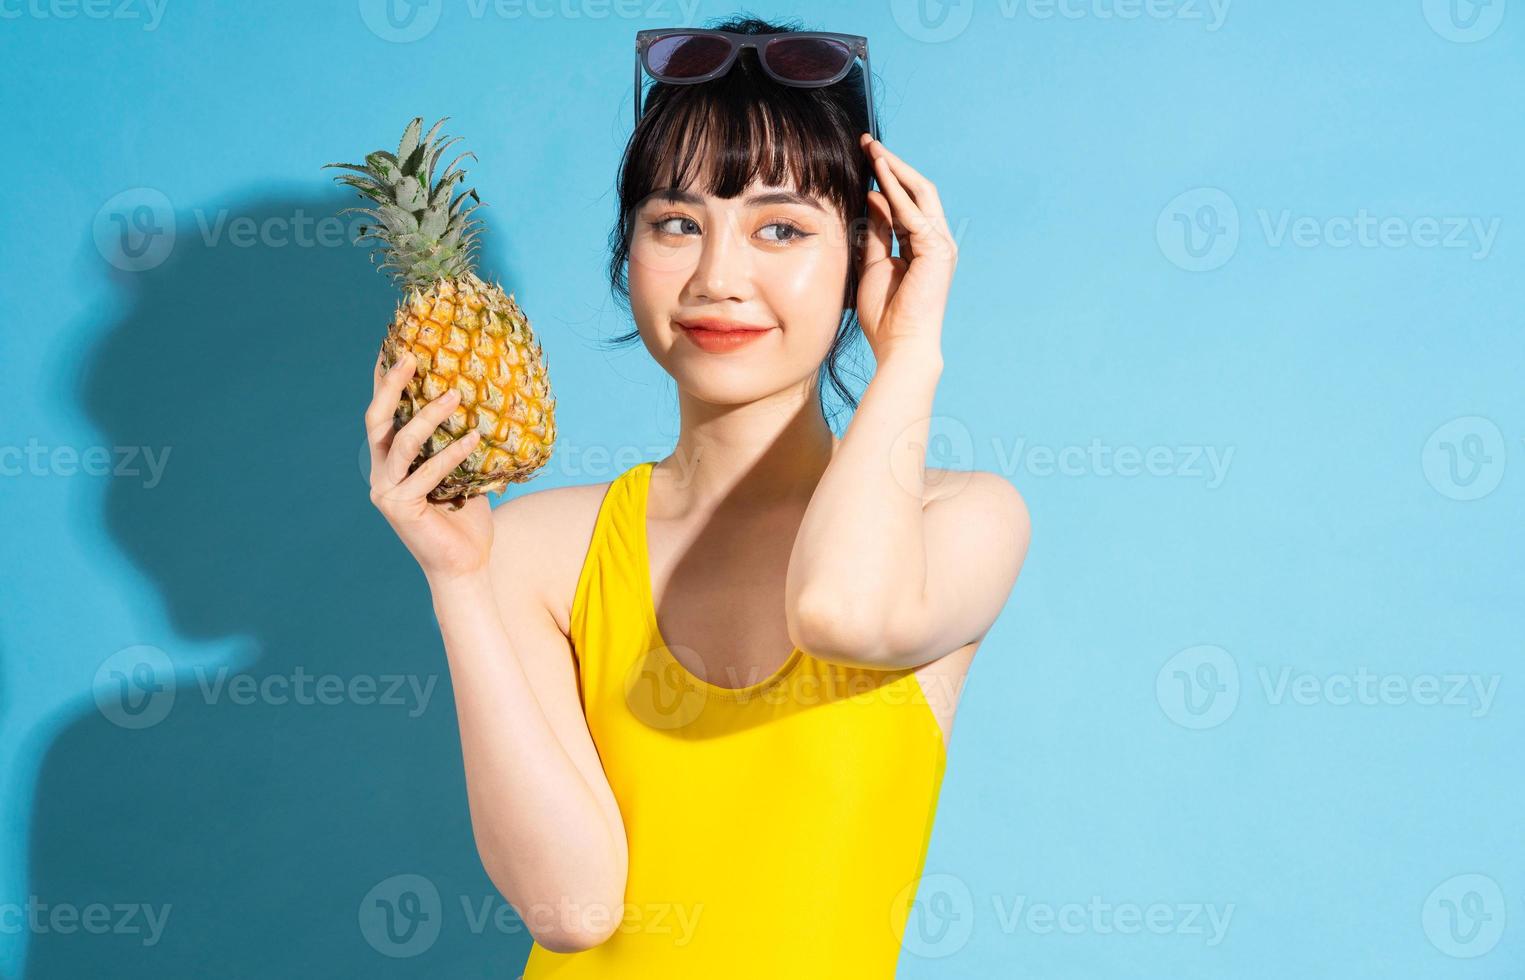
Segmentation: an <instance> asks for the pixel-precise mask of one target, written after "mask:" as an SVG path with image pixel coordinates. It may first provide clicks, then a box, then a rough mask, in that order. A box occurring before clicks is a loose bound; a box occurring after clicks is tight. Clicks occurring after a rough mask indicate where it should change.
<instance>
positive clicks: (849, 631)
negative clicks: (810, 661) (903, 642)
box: [789, 594, 884, 665]
mask: <svg viewBox="0 0 1525 980" xmlns="http://www.w3.org/2000/svg"><path fill="white" fill-rule="evenodd" d="M882 625H883V624H882V623H880V624H879V625H878V626H876V625H875V617H874V616H873V614H871V613H864V612H862V611H860V610H859V609H857V608H856V607H854V605H853V603H851V602H849V601H847V600H845V599H844V598H843V597H842V596H840V595H838V596H821V595H818V594H817V595H805V596H802V597H801V598H800V600H799V602H798V604H797V605H796V606H795V608H794V609H793V610H791V614H790V616H789V631H790V634H791V640H792V641H793V643H794V644H795V646H798V647H799V648H801V649H802V650H804V651H806V652H807V653H809V654H810V655H811V656H814V657H819V658H820V659H822V660H826V661H830V662H833V663H840V664H850V665H864V664H874V663H877V662H878V660H879V658H880V657H881V656H882V655H883V652H884V651H883V647H884V633H883V630H882V629H881V628H880V627H882Z"/></svg>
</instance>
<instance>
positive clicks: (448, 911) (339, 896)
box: [26, 191, 530, 978]
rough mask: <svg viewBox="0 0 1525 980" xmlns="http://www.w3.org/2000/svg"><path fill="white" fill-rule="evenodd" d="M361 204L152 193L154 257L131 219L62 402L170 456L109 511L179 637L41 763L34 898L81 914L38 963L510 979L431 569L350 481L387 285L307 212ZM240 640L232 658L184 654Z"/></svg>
mask: <svg viewBox="0 0 1525 980" xmlns="http://www.w3.org/2000/svg"><path fill="white" fill-rule="evenodd" d="M151 203H152V202H150V205H151ZM353 203H354V201H353V200H352V199H351V198H349V197H347V196H345V195H342V194H340V193H338V192H337V191H335V192H333V193H329V194H317V195H313V196H312V197H310V198H303V197H277V198H269V199H262V200H253V201H250V202H248V203H247V204H246V205H243V206H234V207H232V208H227V209H216V210H214V209H213V208H207V209H205V210H204V211H202V212H199V213H198V212H191V213H190V215H189V217H191V218H193V219H194V220H189V221H188V220H187V218H188V215H187V214H186V213H185V212H182V213H181V214H180V215H179V221H178V222H175V221H174V220H173V218H169V217H168V215H169V212H168V211H166V212H165V215H166V221H165V223H164V224H163V225H160V226H159V229H164V228H174V234H173V235H172V236H169V235H165V237H172V238H173V247H172V248H170V249H169V250H168V253H167V255H165V256H159V259H160V261H158V262H156V263H152V267H151V268H149V267H146V265H147V264H149V262H148V260H144V259H143V258H142V256H143V254H144V252H145V249H152V248H153V247H156V246H155V245H154V244H153V242H152V240H151V236H147V235H146V234H145V228H149V229H150V230H156V231H157V230H158V229H153V228H152V218H153V217H154V216H153V214H152V209H151V207H150V210H149V211H144V210H143V207H142V206H133V207H128V208H126V209H124V211H123V218H122V219H121V220H120V222H119V224H120V227H121V228H122V229H123V231H122V234H123V236H124V237H123V238H122V239H121V248H122V252H120V253H119V254H118V255H117V258H116V259H113V260H112V261H113V264H117V265H124V264H125V265H131V263H132V262H133V261H137V262H139V263H140V264H144V265H145V267H144V268H143V269H142V270H141V271H131V272H124V273H123V274H122V276H121V278H122V280H123V288H124V289H125V290H126V292H127V295H126V297H125V299H124V303H123V305H122V307H121V309H123V310H125V311H126V312H125V314H124V315H122V316H120V318H118V319H114V320H113V322H111V323H110V324H109V326H108V327H107V329H105V330H103V331H102V332H101V339H100V342H99V344H98V346H96V348H95V349H94V350H92V351H90V352H89V353H88V356H87V358H86V363H85V364H84V365H83V366H82V367H81V369H80V371H79V381H78V384H79V389H78V392H77V394H78V398H79V401H80V403H81V405H82V407H83V409H84V410H85V412H86V413H87V414H88V416H89V418H90V419H91V421H92V422H93V423H94V425H95V426H96V427H97V428H98V429H99V430H100V432H101V435H102V441H103V443H104V444H105V445H107V446H137V447H146V449H147V450H148V451H149V452H151V453H153V454H154V455H155V456H157V457H158V458H159V460H160V465H159V470H160V471H159V472H158V473H155V472H153V468H152V467H151V466H150V465H149V464H148V460H149V459H150V458H151V457H147V456H144V457H140V459H141V460H142V462H141V463H140V465H139V467H138V470H139V472H138V473H137V474H136V475H116V476H115V477H114V478H113V479H112V480H110V481H107V491H106V495H105V497H104V499H103V502H102V503H103V506H104V508H105V518H106V524H107V526H108V527H109V529H110V531H111V533H112V535H113V537H114V538H115V539H116V541H117V542H118V543H119V544H120V546H121V547H122V549H123V550H124V551H125V553H126V554H127V555H128V556H129V557H130V558H131V559H132V561H133V562H134V563H135V565H136V566H137V567H138V568H139V569H140V570H141V571H142V573H143V574H144V575H146V576H147V577H148V579H149V580H150V581H152V582H153V583H154V585H155V586H156V587H157V589H158V591H159V593H160V594H161V595H162V597H163V602H164V605H165V606H166V607H167V614H168V616H169V617H170V619H171V620H172V622H173V624H174V626H175V628H176V631H177V635H178V639H175V638H168V639H166V638H143V637H130V636H129V637H122V638H121V641H120V644H119V645H120V648H121V649H120V650H118V651H117V652H115V653H112V654H111V656H110V658H109V659H108V658H107V654H108V653H111V651H102V659H103V660H105V661H106V662H105V663H103V664H102V669H101V672H100V673H99V674H98V675H97V698H96V701H97V705H98V708H99V710H97V711H95V712H93V713H91V714H89V715H87V716H85V717H82V718H80V719H79V720H77V721H76V722H75V723H73V724H72V725H70V726H69V727H67V728H66V729H65V730H64V731H63V732H62V734H61V736H60V737H59V739H58V740H57V742H56V743H55V744H53V745H52V746H51V747H50V749H49V751H48V753H47V756H46V758H45V759H44V760H43V762H42V768H41V774H40V777H39V782H40V785H39V786H38V792H37V797H36V798H37V812H36V813H35V819H34V820H33V822H32V828H33V834H34V837H33V840H32V842H31V866H30V881H29V882H28V888H27V891H28V894H31V895H35V896H37V899H38V901H40V902H43V903H49V904H50V905H69V906H73V907H74V909H75V910H76V912H77V914H78V919H77V920H76V921H75V922H74V925H73V927H72V928H67V929H66V928H63V927H59V928H40V929H37V930H36V931H34V932H33V933H32V935H31V936H30V949H29V953H28V955H27V974H26V975H27V976H29V977H36V978H63V977H68V978H75V977H94V976H112V977H153V978H163V977H189V976H209V975H210V976H238V977H299V976H309V977H310V976H324V977H367V978H370V977H386V976H399V977H402V976H407V977H416V976H419V975H433V976H449V977H488V976H495V977H512V976H514V975H515V974H517V973H518V972H519V970H518V966H519V965H520V964H522V963H523V962H524V959H525V957H526V956H527V955H528V952H529V947H530V937H529V934H528V932H527V931H526V930H525V928H524V926H523V924H522V923H521V922H520V920H519V918H518V916H517V915H515V914H514V912H513V910H512V908H511V907H510V906H508V905H507V903H506V902H504V901H503V899H502V898H501V897H500V896H499V895H498V893H497V892H496V890H495V889H494V888H493V886H492V884H491V882H490V881H489V879H488V878H487V876H486V874H485V873H484V872H483V871H482V869H481V865H480V863H479V861H478V858H477V855H476V849H475V846H474V844H473V840H472V834H471V826H470V819H469V814H468V811H467V805H466V793H465V783H464V776H463V772H462V767H461V755H460V743H459V737H458V733H457V729H456V724H455V714H454V705H453V703H452V699H451V693H450V687H449V675H448V671H447V668H446V663H445V659H444V654H443V649H442V647H441V644H440V640H439V633H438V628H437V626H436V624H435V622H434V618H433V615H432V610H431V605H430V601H429V595H428V590H427V587H426V585H425V583H424V579H423V576H422V574H421V573H420V572H419V570H418V567H417V565H416V564H415V563H414V561H413V559H412V557H411V556H410V555H409V554H408V553H407V551H406V549H405V548H404V547H403V546H402V544H401V543H400V542H399V541H398V540H397V538H396V536H395V535H394V534H393V533H392V531H391V529H390V528H389V527H388V526H387V524H386V522H385V521H384V520H383V519H382V518H381V516H380V515H379V514H378V513H376V512H375V510H374V509H373V508H372V506H371V504H370V501H369V499H368V497H367V482H366V473H367V472H368V460H367V461H365V462H362V453H361V450H362V448H363V444H364V427H363V424H362V421H361V415H362V412H363V411H364V408H365V405H366V403H367V401H369V399H370V394H371V375H370V371H371V365H372V364H373V362H374V359H375V356H376V350H377V348H378V346H379V344H380V340H381V337H382V335H383V333H384V331H385V325H386V323H387V322H388V321H389V320H390V317H391V309H392V305H393V303H394V301H395V297H396V293H395V290H393V289H392V287H390V286H389V285H388V282H387V280H386V279H384V278H383V277H382V276H380V275H378V274H377V273H376V272H375V271H374V270H373V269H372V268H371V266H370V265H369V264H368V262H367V261H366V259H365V257H364V253H363V251H362V250H361V249H360V248H358V247H356V246H354V245H351V244H349V243H348V237H349V236H348V234H347V230H348V227H349V222H350V220H351V219H350V217H347V218H346V219H345V222H346V224H345V230H343V231H341V230H339V229H338V228H337V226H336V223H335V222H332V221H331V222H330V225H333V226H334V227H330V228H329V230H330V231H331V232H334V234H333V235H332V236H330V237H329V239H328V240H327V242H326V244H325V238H324V237H323V236H322V235H321V234H320V233H319V229H320V227H321V226H316V225H315V224H314V222H315V220H316V219H318V218H322V217H328V216H333V215H335V214H337V212H338V211H339V209H340V208H342V207H347V206H350V205H351V204H353ZM241 218H248V219H252V221H251V222H243V221H240V220H238V219H241ZM145 221H148V222H149V225H145V224H144V222H145ZM304 222H305V223H306V229H305V233H304V230H303V223H304ZM235 229H241V230H235ZM244 232H249V233H250V234H248V235H245V234H243V233H244ZM159 233H160V234H164V232H163V231H159ZM134 236H136V237H134ZM99 237H100V229H99V227H98V228H97V238H98V239H99ZM97 247H101V248H102V252H103V254H106V253H107V251H109V249H108V248H106V247H104V246H100V245H97ZM124 256H125V258H124ZM148 259H149V260H152V259H153V255H152V253H151V252H150V253H149V256H148ZM492 267H493V268H498V267H500V266H498V265H494V266H492ZM166 454H167V455H166ZM237 636H244V637H247V638H249V639H250V641H251V643H250V650H249V652H248V655H247V656H246V657H245V658H244V659H243V660H242V661H241V662H240V663H237V664H231V665H224V666H216V665H213V666H203V667H197V666H196V661H195V659H194V655H195V651H194V647H195V646H196V645H197V641H212V640H224V639H227V638H229V637H237ZM182 642H183V643H184V646H183V647H181V648H177V647H176V646H175V644H177V643H182ZM145 644H148V645H145ZM97 903H98V904H100V905H104V906H106V907H107V911H106V912H104V913H103V912H100V911H92V908H91V907H92V906H93V905H94V904H97ZM58 921H60V922H62V923H64V924H68V923H69V922H70V921H71V915H70V913H68V912H65V913H64V918H63V919H61V920H58ZM46 923H47V919H46V916H44V924H45V925H46ZM87 926H88V928H87Z"/></svg>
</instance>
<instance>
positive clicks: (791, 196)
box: [651, 188, 825, 211]
mask: <svg viewBox="0 0 1525 980" xmlns="http://www.w3.org/2000/svg"><path fill="white" fill-rule="evenodd" d="M651 196H652V198H653V199H655V200H661V201H671V202H672V203H674V204H692V205H695V206H696V207H698V206H702V205H703V204H704V198H702V197H700V196H699V195H698V194H695V193H694V192H693V191H685V190H679V189H677V188H666V189H664V190H660V191H657V192H656V193H655V194H653V195H651ZM743 203H744V204H746V205H747V206H748V207H754V208H760V207H763V206H765V205H769V204H798V205H801V206H803V207H807V208H814V209H815V210H817V211H824V210H825V209H824V208H822V207H821V205H820V204H818V203H817V202H816V200H815V199H814V198H811V197H807V196H805V195H804V194H798V193H796V192H794V191H765V192H763V193H759V194H751V195H749V196H747V197H746V198H745V199H744V200H743Z"/></svg>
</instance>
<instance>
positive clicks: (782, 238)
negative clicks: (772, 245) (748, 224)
mask: <svg viewBox="0 0 1525 980" xmlns="http://www.w3.org/2000/svg"><path fill="white" fill-rule="evenodd" d="M769 228H777V229H779V232H778V236H777V237H774V238H767V236H764V237H765V238H767V240H768V241H770V242H790V241H794V240H795V239H796V238H809V237H810V235H809V234H808V233H807V232H805V231H804V230H803V229H801V228H800V227H798V226H797V225H791V224H789V223H788V222H787V221H775V222H773V223H772V224H771V225H766V226H764V228H763V231H767V230H768V229H769Z"/></svg>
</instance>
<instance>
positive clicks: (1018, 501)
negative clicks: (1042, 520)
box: [921, 466, 1032, 552]
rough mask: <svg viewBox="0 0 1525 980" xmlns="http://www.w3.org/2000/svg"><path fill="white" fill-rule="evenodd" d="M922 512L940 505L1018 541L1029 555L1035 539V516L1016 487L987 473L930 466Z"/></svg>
mask: <svg viewBox="0 0 1525 980" xmlns="http://www.w3.org/2000/svg"><path fill="white" fill-rule="evenodd" d="M924 484H925V493H924V494H923V495H922V501H921V506H922V510H926V509H927V508H928V507H930V506H931V505H932V504H937V505H938V507H939V509H940V510H943V511H945V512H946V513H949V514H952V515H954V516H955V517H956V518H958V519H962V520H967V521H970V522H971V523H974V524H977V525H979V526H980V527H983V528H986V529H987V530H988V531H990V532H992V533H995V534H998V535H1001V538H1002V539H1003V540H1006V541H1018V542H1020V543H1021V546H1022V548H1023V550H1024V552H1025V550H1026V547H1027V542H1028V540H1029V538H1030V537H1031V536H1032V515H1031V514H1029V513H1028V510H1027V501H1025V500H1023V499H1022V494H1021V492H1020V491H1019V490H1017V488H1016V486H1015V485H1014V484H1013V483H1012V482H1011V481H1010V480H1008V479H1006V478H1005V477H1004V476H1001V475H1000V474H999V473H989V472H986V471H984V470H945V469H938V468H936V467H932V466H929V467H927V471H926V479H925V481H924Z"/></svg>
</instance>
